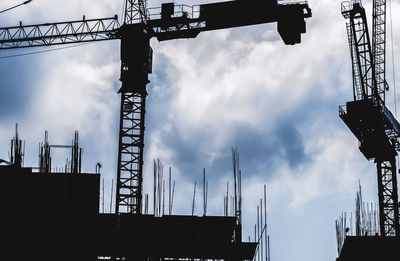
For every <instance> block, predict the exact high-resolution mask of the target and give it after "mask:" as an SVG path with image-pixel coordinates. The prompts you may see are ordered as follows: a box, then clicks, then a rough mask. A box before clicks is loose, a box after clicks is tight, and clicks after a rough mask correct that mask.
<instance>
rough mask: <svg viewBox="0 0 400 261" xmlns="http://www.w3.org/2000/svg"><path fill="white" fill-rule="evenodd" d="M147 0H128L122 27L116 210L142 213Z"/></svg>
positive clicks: (148, 56)
mask: <svg viewBox="0 0 400 261" xmlns="http://www.w3.org/2000/svg"><path fill="white" fill-rule="evenodd" d="M146 24H147V9H146V1H144V0H125V12H124V24H123V25H122V26H121V29H120V31H119V36H120V38H121V76H120V81H121V83H122V86H121V89H120V90H119V93H121V103H120V104H121V108H120V125H119V142H118V168H117V189H116V204H115V213H130V214H141V213H142V197H143V196H142V184H143V175H142V173H143V156H144V155H143V154H144V130H145V115H146V110H145V108H146V96H147V91H146V86H147V84H148V83H149V80H148V74H149V73H151V66H152V64H151V60H152V50H151V47H150V36H149V31H148V27H147V25H146Z"/></svg>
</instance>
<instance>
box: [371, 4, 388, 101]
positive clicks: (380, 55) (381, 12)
mask: <svg viewBox="0 0 400 261" xmlns="http://www.w3.org/2000/svg"><path fill="white" fill-rule="evenodd" d="M373 5H374V6H373V13H372V24H373V26H372V48H373V49H372V55H373V61H374V76H375V81H376V86H377V89H378V91H379V93H382V94H383V95H384V93H385V89H386V87H387V86H386V85H387V83H386V79H385V69H386V68H385V67H386V65H385V55H386V48H385V47H386V0H374V1H373Z"/></svg>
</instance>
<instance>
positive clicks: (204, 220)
mask: <svg viewBox="0 0 400 261" xmlns="http://www.w3.org/2000/svg"><path fill="white" fill-rule="evenodd" d="M11 144H12V146H11V148H12V153H11V155H12V157H11V161H10V162H8V161H5V160H2V162H3V164H2V165H0V175H1V177H2V184H3V186H2V189H1V192H0V193H1V197H0V201H1V205H2V206H3V207H4V209H5V211H4V213H5V215H4V219H3V222H2V228H1V230H2V235H3V238H4V239H5V240H4V242H5V246H4V248H3V252H4V251H5V252H8V251H9V253H4V254H7V256H13V257H14V259H16V260H102V259H105V260H110V259H112V260H115V259H117V260H160V259H163V260H165V259H167V260H176V259H187V258H190V259H202V260H204V259H223V260H252V259H253V256H254V253H255V251H256V247H257V243H255V242H246V243H245V242H242V237H241V223H240V222H239V219H238V217H237V216H206V215H204V216H201V217H198V216H193V215H191V216H176V215H162V216H157V215H155V214H153V215H150V214H141V215H132V214H129V213H126V214H121V213H117V214H115V213H100V211H99V205H100V204H99V203H100V202H99V195H100V174H99V173H82V172H81V170H80V166H81V156H82V154H81V148H79V144H78V133H77V132H76V133H75V138H74V141H73V142H72V145H51V144H49V142H48V136H47V132H46V136H45V142H44V143H41V146H40V153H39V167H38V168H26V167H22V165H23V164H22V162H23V157H24V153H23V147H22V144H23V143H22V142H21V140H19V138H18V132H17V133H16V137H15V138H14V139H13V140H12V143H11ZM52 148H68V149H71V156H72V159H73V160H71V161H67V164H66V166H65V168H64V169H63V171H61V172H57V171H52V168H50V167H49V166H51V160H52V157H51V149H52ZM78 152H79V153H78ZM77 155H79V156H78V157H75V156H77ZM68 164H69V165H68ZM11 184H13V185H11ZM18 245H21V246H23V248H24V249H23V251H17V252H15V246H18Z"/></svg>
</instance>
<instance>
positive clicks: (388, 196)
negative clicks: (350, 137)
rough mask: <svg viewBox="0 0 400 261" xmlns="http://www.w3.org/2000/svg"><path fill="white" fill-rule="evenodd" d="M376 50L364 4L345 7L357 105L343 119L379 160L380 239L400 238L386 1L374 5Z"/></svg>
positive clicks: (398, 135) (398, 133) (398, 127)
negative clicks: (387, 77)
mask: <svg viewBox="0 0 400 261" xmlns="http://www.w3.org/2000/svg"><path fill="white" fill-rule="evenodd" d="M373 6H374V11H373V37H372V47H371V44H370V37H369V32H368V26H367V18H366V15H365V10H364V8H363V7H362V5H361V1H359V0H353V1H352V2H345V3H342V14H343V16H344V17H345V18H346V19H348V20H349V21H348V22H347V24H346V28H347V35H348V38H349V46H350V54H351V60H352V75H353V96H354V101H352V102H348V103H347V105H346V107H347V108H344V107H340V109H339V116H340V117H341V118H342V120H343V121H344V122H345V123H346V125H347V126H348V127H349V129H350V130H351V131H352V132H353V134H354V135H355V136H356V137H357V139H358V140H359V142H360V143H359V145H360V147H359V148H360V151H361V152H362V153H363V154H364V156H365V157H366V158H367V159H368V160H370V159H374V160H375V163H376V168H377V177H378V199H379V212H380V213H379V215H380V220H379V223H380V233H381V235H382V236H400V224H399V201H398V192H397V176H396V175H397V173H396V156H397V152H396V151H399V150H400V147H399V139H400V123H399V122H398V121H397V120H396V119H395V118H394V116H393V115H392V113H391V112H390V111H389V109H388V108H387V107H386V106H385V90H386V89H387V86H386V85H387V84H386V81H385V22H386V21H385V20H386V18H385V14H386V1H384V0H374V4H373Z"/></svg>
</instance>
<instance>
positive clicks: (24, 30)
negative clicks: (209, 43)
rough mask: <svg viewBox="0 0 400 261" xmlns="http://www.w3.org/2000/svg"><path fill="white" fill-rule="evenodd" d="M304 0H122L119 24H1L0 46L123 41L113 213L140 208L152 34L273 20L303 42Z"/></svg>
mask: <svg viewBox="0 0 400 261" xmlns="http://www.w3.org/2000/svg"><path fill="white" fill-rule="evenodd" d="M308 17H311V9H310V8H309V7H308V3H307V2H306V1H302V2H300V3H287V4H278V3H277V1H276V0H269V1H266V0H265V1H264V0H263V1H261V0H254V1H239V0H237V1H224V2H217V3H209V4H203V5H198V6H192V7H190V6H186V5H175V3H173V2H170V3H163V4H162V5H161V8H151V9H148V8H147V2H146V1H145V0H125V1H124V12H123V24H122V25H121V26H120V25H119V23H118V18H117V16H115V17H113V18H103V19H90V20H88V19H85V17H84V18H83V19H82V20H78V21H73V22H60V23H45V24H40V25H29V26H25V25H22V23H20V25H19V26H14V27H5V28H0V49H11V48H24V47H25V48H26V47H38V46H51V45H56V44H72V43H79V42H91V41H105V40H114V39H120V40H121V53H120V55H121V72H120V81H121V88H120V89H119V93H120V94H121V103H120V124H119V139H118V140H119V142H118V168H117V189H116V204H115V213H117V214H120V213H129V214H141V213H142V197H143V196H142V183H143V175H142V174H143V154H144V132H145V115H146V110H145V108H146V96H147V90H146V88H147V84H148V83H149V77H148V75H149V74H151V73H152V54H153V51H152V48H151V46H150V39H151V38H153V37H155V38H157V39H158V41H167V40H173V39H188V38H195V37H197V35H198V34H199V33H200V32H203V31H211V30H219V29H225V28H234V27H239V26H248V25H255V24H263V23H271V22H277V31H278V33H279V34H280V36H281V38H282V40H283V41H284V43H285V44H287V45H294V44H298V43H300V42H301V35H302V34H304V33H305V32H306V25H305V19H306V18H308Z"/></svg>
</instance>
